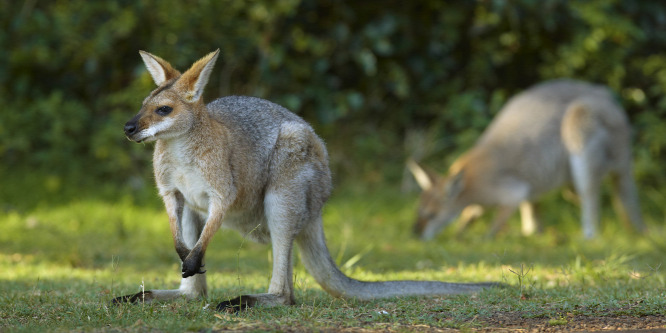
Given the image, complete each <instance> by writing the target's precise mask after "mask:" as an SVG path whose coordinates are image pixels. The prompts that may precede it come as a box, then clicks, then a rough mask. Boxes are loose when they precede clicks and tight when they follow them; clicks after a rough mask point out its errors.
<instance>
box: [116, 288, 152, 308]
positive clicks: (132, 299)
mask: <svg viewBox="0 0 666 333" xmlns="http://www.w3.org/2000/svg"><path fill="white" fill-rule="evenodd" d="M152 299H153V293H152V292H150V291H142V292H139V293H136V294H133V295H125V296H118V297H116V298H114V299H113V301H112V304H113V305H120V304H122V303H132V304H134V303H138V302H148V301H151V300H152Z"/></svg>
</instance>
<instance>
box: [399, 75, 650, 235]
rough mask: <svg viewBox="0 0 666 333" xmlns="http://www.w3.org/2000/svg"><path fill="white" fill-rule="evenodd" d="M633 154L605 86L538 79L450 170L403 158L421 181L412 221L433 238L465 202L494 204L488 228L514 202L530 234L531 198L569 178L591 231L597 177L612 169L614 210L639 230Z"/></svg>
mask: <svg viewBox="0 0 666 333" xmlns="http://www.w3.org/2000/svg"><path fill="white" fill-rule="evenodd" d="M631 155H632V153H631V143H630V125H629V122H628V120H627V117H626V115H625V114H624V111H623V110H622V108H621V107H620V105H618V104H617V103H616V102H615V100H614V98H613V95H612V93H611V92H610V91H609V90H608V89H607V88H605V87H603V86H597V85H591V84H588V83H583V82H579V81H574V80H564V79H562V80H554V81H549V82H545V83H542V84H539V85H536V86H534V87H532V88H531V89H529V90H527V91H525V92H523V93H521V94H518V95H516V96H515V97H513V98H511V99H510V100H509V102H508V103H507V104H506V105H505V106H504V108H503V109H502V110H500V112H499V114H498V115H497V117H496V118H495V119H494V120H493V122H492V123H491V124H490V125H489V127H488V128H487V129H486V131H485V132H484V133H483V135H482V136H481V138H480V139H479V140H478V141H477V143H476V144H475V145H474V147H472V149H470V150H469V151H468V152H467V153H465V154H464V155H463V156H462V157H460V158H459V159H458V160H457V161H456V162H454V163H453V165H452V166H451V168H450V169H449V174H448V176H446V177H440V176H438V175H436V174H435V173H432V172H430V171H428V170H425V169H423V168H421V167H420V166H419V165H418V164H416V163H415V162H413V161H409V162H408V167H409V169H410V170H411V171H412V173H413V174H414V176H415V178H416V180H417V182H418V183H419V185H420V186H421V188H422V189H423V194H422V196H421V204H420V208H419V212H418V219H417V222H416V225H415V228H414V229H415V231H416V232H417V233H418V234H419V235H420V236H421V238H423V239H431V238H433V237H434V236H435V235H437V233H438V232H439V231H440V230H442V228H444V227H445V226H447V225H449V224H450V223H451V222H452V221H453V220H454V219H455V218H456V216H458V214H460V212H461V211H463V209H465V208H466V207H478V206H479V205H480V206H498V210H497V213H496V216H495V219H494V222H493V226H492V227H491V231H490V234H491V235H494V234H495V233H496V232H497V231H498V230H499V229H500V228H501V227H502V226H503V225H504V223H505V222H506V220H507V219H508V218H509V217H510V216H511V214H512V213H513V212H514V211H515V210H516V208H518V207H520V213H521V217H522V231H523V234H525V235H529V234H532V233H534V232H535V231H536V230H537V229H538V228H539V226H538V222H537V219H536V216H535V214H534V208H533V206H532V204H531V201H533V200H535V199H537V198H538V197H539V196H541V195H542V194H544V193H545V192H548V191H550V190H553V189H555V188H557V187H560V186H562V185H563V184H565V183H567V182H572V183H573V185H574V188H575V190H576V192H577V193H578V195H579V197H580V199H581V208H582V224H583V235H584V237H585V238H593V237H595V236H596V235H597V233H598V230H597V229H598V221H599V197H600V193H599V192H600V189H601V181H602V178H603V177H604V176H605V175H606V174H609V173H610V174H611V175H612V176H613V180H614V185H615V188H616V192H617V193H616V194H617V195H616V200H615V202H616V205H615V206H616V208H617V210H618V211H619V213H620V215H621V216H622V218H623V219H624V220H625V221H626V220H629V221H631V222H632V223H633V225H634V227H636V229H638V230H639V231H644V230H645V226H644V225H643V220H642V218H641V214H640V209H639V204H638V196H637V192H636V185H635V183H634V179H633V175H632V158H631ZM618 197H619V198H618ZM464 220H465V221H464V222H463V223H466V222H468V221H469V219H464Z"/></svg>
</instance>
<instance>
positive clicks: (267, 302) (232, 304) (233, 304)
mask: <svg viewBox="0 0 666 333" xmlns="http://www.w3.org/2000/svg"><path fill="white" fill-rule="evenodd" d="M293 304H295V302H294V300H293V297H290V296H282V295H275V294H255V295H242V296H238V297H236V298H233V299H230V300H228V301H224V302H220V304H218V305H217V306H216V307H215V309H216V310H217V311H224V312H232V313H235V312H239V311H243V310H247V309H249V308H251V307H254V306H258V305H261V306H269V307H271V306H278V305H293Z"/></svg>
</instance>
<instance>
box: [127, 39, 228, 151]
mask: <svg viewBox="0 0 666 333" xmlns="http://www.w3.org/2000/svg"><path fill="white" fill-rule="evenodd" d="M219 52H220V50H219V49H218V50H216V51H215V52H211V53H209V54H208V55H206V56H205V57H203V58H201V59H200V60H199V61H197V62H195V63H194V64H193V65H192V67H190V69H188V70H187V71H186V72H185V73H183V74H181V73H180V72H179V71H177V70H175V69H174V68H173V67H171V65H170V64H169V63H168V62H167V61H166V60H164V59H162V58H160V57H158V56H155V55H152V54H150V53H148V52H144V51H139V53H140V54H141V58H142V59H143V62H144V63H145V65H146V68H147V69H148V72H149V73H150V75H151V76H152V78H153V81H155V84H157V86H158V87H157V89H155V90H153V92H152V93H151V94H150V95H149V96H148V97H146V99H144V100H143V104H142V106H141V110H139V113H138V114H137V115H136V116H134V118H132V119H131V120H130V121H128V122H127V123H126V124H125V135H126V136H127V138H129V139H130V140H132V141H136V142H150V141H155V140H157V139H169V138H175V137H178V136H181V135H183V134H185V133H187V132H188V131H189V130H190V129H191V128H192V127H193V126H194V125H195V123H196V121H197V117H200V116H202V115H204V114H205V110H206V106H205V104H204V103H203V99H202V98H201V96H202V95H203V91H204V87H205V86H206V83H208V78H209V77H210V73H211V71H212V70H213V66H214V64H215V60H217V56H218V54H219Z"/></svg>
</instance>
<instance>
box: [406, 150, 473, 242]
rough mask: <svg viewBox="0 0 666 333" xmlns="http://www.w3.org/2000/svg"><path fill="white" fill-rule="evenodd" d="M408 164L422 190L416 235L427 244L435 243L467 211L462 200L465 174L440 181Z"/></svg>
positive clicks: (458, 174) (427, 172)
mask: <svg viewBox="0 0 666 333" xmlns="http://www.w3.org/2000/svg"><path fill="white" fill-rule="evenodd" d="M407 163H408V164H407V166H408V168H409V170H410V171H411V172H412V174H413V175H414V178H415V179H416V182H417V183H418V184H419V186H420V187H421V189H422V190H423V193H422V194H421V201H420V203H419V209H418V216H417V218H416V223H415V224H414V233H415V234H416V235H418V236H419V237H421V238H422V239H424V240H428V239H432V238H433V237H435V235H437V233H439V231H440V230H442V229H443V228H444V227H446V226H448V225H449V224H451V223H452V222H453V221H454V220H455V218H456V217H457V216H458V214H460V211H462V209H463V208H465V203H463V202H462V199H461V192H462V191H463V189H464V186H465V180H464V177H463V176H464V171H462V170H460V171H458V172H454V173H451V174H449V175H448V176H446V177H441V176H439V175H438V174H437V173H435V172H433V171H432V170H429V169H426V168H423V167H421V166H420V165H418V164H417V163H416V162H414V161H412V160H410V161H408V162H407Z"/></svg>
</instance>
